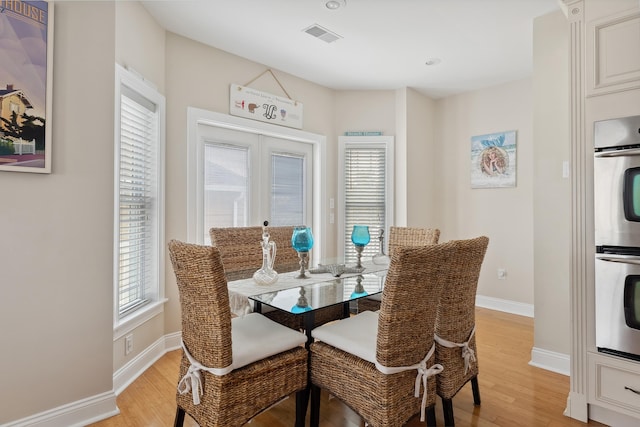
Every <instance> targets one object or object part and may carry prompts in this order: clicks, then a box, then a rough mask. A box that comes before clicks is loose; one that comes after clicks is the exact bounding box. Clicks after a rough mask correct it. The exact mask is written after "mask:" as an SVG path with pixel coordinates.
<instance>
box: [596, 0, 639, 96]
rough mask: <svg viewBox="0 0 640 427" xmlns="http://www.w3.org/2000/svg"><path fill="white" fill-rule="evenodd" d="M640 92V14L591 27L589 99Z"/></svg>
mask: <svg viewBox="0 0 640 427" xmlns="http://www.w3.org/2000/svg"><path fill="white" fill-rule="evenodd" d="M635 88H640V12H639V11H638V9H633V10H630V11H625V12H622V13H619V14H616V15H612V16H608V17H606V18H602V19H598V20H594V21H592V22H590V23H588V24H587V96H594V95H604V94H606V93H612V92H618V91H624V90H629V89H635Z"/></svg>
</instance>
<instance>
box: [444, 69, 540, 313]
mask: <svg viewBox="0 0 640 427" xmlns="http://www.w3.org/2000/svg"><path fill="white" fill-rule="evenodd" d="M532 108H533V98H532V88H531V79H524V80H519V81H515V82H511V83H508V84H504V85H501V86H496V87H492V88H489V89H485V90H479V91H475V92H469V93H465V94H462V95H457V96H451V97H448V98H445V99H441V100H438V102H437V103H436V120H435V122H436V123H437V126H436V138H435V141H437V146H438V149H437V150H434V151H435V152H436V153H437V154H436V155H437V156H438V162H439V163H440V165H441V166H440V168H441V169H440V175H439V181H440V191H439V194H438V197H437V200H438V204H439V206H440V207H441V209H442V210H441V215H442V223H441V226H440V229H441V239H440V240H441V241H447V240H450V239H466V238H470V237H476V236H480V235H486V236H488V237H489V239H490V240H489V247H488V249H487V254H486V256H485V260H484V263H483V265H482V271H481V275H480V282H479V284H478V294H479V295H483V296H486V297H491V298H498V299H504V300H509V301H515V302H520V303H524V304H533V137H532V126H533V122H532ZM510 130H515V131H517V154H516V156H517V179H516V187H513V188H495V189H472V188H471V181H470V179H471V178H470V167H471V151H470V149H471V137H472V136H474V135H484V134H489V133H494V132H500V131H510ZM498 268H504V269H506V271H507V276H506V279H505V280H498V276H497V270H498Z"/></svg>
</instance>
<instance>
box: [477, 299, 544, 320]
mask: <svg viewBox="0 0 640 427" xmlns="http://www.w3.org/2000/svg"><path fill="white" fill-rule="evenodd" d="M476 305H477V306H478V307H482V308H488V309H490V310H497V311H504V312H505V313H511V314H517V315H519V316H526V317H533V304H525V303H522V302H517V301H509V300H506V299H500V298H493V297H485V296H483V295H476Z"/></svg>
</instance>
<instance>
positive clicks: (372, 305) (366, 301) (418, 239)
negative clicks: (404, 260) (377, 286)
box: [358, 226, 440, 311]
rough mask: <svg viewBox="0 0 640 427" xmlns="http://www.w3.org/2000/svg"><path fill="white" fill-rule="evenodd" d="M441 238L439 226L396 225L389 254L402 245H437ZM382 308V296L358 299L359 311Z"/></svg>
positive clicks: (391, 234) (392, 230)
mask: <svg viewBox="0 0 640 427" xmlns="http://www.w3.org/2000/svg"><path fill="white" fill-rule="evenodd" d="M439 238H440V230H438V229H437V228H418V227H395V226H392V227H391V228H390V229H389V256H391V255H393V252H394V251H395V250H396V248H398V247H400V246H410V247H415V246H427V245H435V244H437V243H438V239H439ZM377 310H380V298H379V295H378V297H377V298H375V297H374V298H362V299H360V300H358V311H377Z"/></svg>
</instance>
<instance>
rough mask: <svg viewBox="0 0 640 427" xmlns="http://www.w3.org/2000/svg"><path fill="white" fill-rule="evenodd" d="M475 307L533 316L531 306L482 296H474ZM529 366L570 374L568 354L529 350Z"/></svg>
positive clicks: (538, 349) (535, 349) (539, 349)
mask: <svg viewBox="0 0 640 427" xmlns="http://www.w3.org/2000/svg"><path fill="white" fill-rule="evenodd" d="M476 306H478V307H482V308H488V309H490V310H497V311H503V312H505V313H511V314H517V315H519V316H526V317H533V316H534V311H533V304H525V303H522V302H517V301H509V300H504V299H500V298H493V297H487V296H483V295H476ZM529 365H531V366H535V367H537V368H542V369H546V370H548V371H552V372H557V373H559V374H562V375H567V376H568V375H569V373H570V361H569V355H568V354H564V353H556V352H553V351H549V350H545V349H542V348H536V347H534V348H533V349H532V350H531V361H530V362H529Z"/></svg>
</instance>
